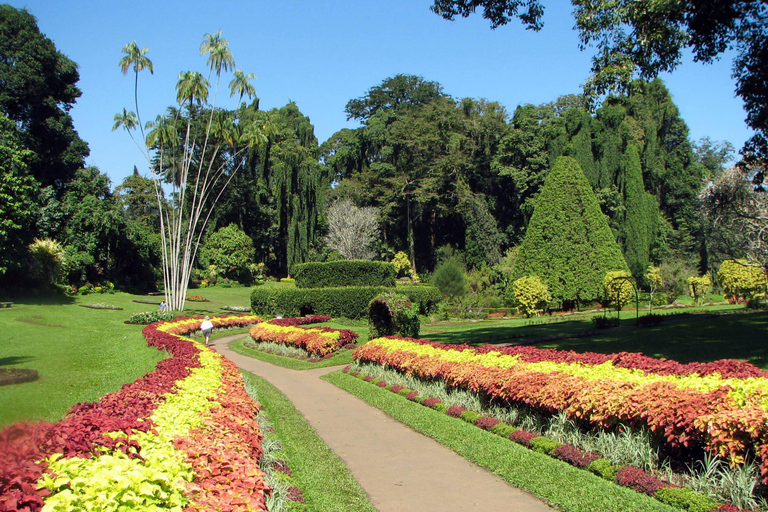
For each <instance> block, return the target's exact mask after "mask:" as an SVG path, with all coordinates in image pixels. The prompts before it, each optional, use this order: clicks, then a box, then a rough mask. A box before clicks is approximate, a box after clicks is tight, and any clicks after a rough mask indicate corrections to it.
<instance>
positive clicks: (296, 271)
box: [291, 260, 397, 288]
mask: <svg viewBox="0 0 768 512" xmlns="http://www.w3.org/2000/svg"><path fill="white" fill-rule="evenodd" d="M291 276H292V277H293V278H294V279H296V287H297V288H338V287H341V286H395V278H396V277H397V275H396V273H395V266H394V265H393V264H392V263H387V262H385V261H368V260H342V261H328V262H311V263H298V264H296V265H294V266H293V269H292V272H291Z"/></svg>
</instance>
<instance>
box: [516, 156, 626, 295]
mask: <svg viewBox="0 0 768 512" xmlns="http://www.w3.org/2000/svg"><path fill="white" fill-rule="evenodd" d="M610 270H626V271H628V270H629V269H628V268H627V263H626V262H625V261H624V256H622V253H621V247H619V244H618V243H617V242H616V240H615V239H614V238H613V234H612V233H611V229H610V227H609V226H608V221H607V219H606V217H605V215H603V213H602V212H601V211H600V206H599V204H598V202H597V198H596V197H595V194H594V192H593V191H592V188H591V187H590V186H589V182H588V181H587V179H586V177H585V176H584V173H583V172H582V170H581V167H579V164H578V162H577V161H576V160H574V159H573V158H571V157H560V158H558V159H557V162H556V164H555V166H554V168H553V169H552V171H550V173H549V175H548V176H547V178H546V180H545V181H544V186H543V187H542V189H541V193H540V194H539V196H538V197H537V198H536V201H535V207H534V210H533V216H532V217H531V222H530V223H529V224H528V229H527V231H526V233H525V240H524V241H523V245H522V247H521V249H520V253H519V255H518V258H517V261H516V262H515V267H514V270H513V272H512V281H514V280H516V279H518V278H520V277H523V276H530V275H535V276H538V277H539V278H540V279H541V280H542V281H544V282H545V283H546V284H547V286H548V287H549V291H550V293H551V294H552V298H553V302H555V303H559V304H560V305H563V304H564V303H567V302H574V303H577V304H584V303H589V302H593V301H595V300H597V299H598V298H599V297H600V295H601V292H602V286H603V278H604V277H605V274H606V272H608V271H610Z"/></svg>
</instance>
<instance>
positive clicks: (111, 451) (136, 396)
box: [0, 315, 269, 511]
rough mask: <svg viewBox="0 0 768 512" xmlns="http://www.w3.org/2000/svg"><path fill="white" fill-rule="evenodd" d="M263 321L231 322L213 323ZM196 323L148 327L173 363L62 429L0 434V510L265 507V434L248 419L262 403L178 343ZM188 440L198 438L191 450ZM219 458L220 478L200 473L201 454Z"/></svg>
mask: <svg viewBox="0 0 768 512" xmlns="http://www.w3.org/2000/svg"><path fill="white" fill-rule="evenodd" d="M259 320H260V319H258V318H257V317H254V316H252V315H239V316H228V317H222V318H217V319H214V325H217V324H218V326H219V327H222V326H228V327H229V326H241V327H245V326H247V325H251V324H253V323H255V322H257V321H259ZM199 323H200V319H199V318H186V319H177V320H176V321H174V322H166V323H157V324H152V325H149V326H147V327H146V328H145V329H144V331H143V333H144V335H145V337H146V339H147V343H148V344H149V345H151V346H155V347H158V348H160V349H165V350H168V351H169V352H170V353H171V355H172V357H171V358H169V359H166V360H164V361H162V362H160V363H159V364H158V365H157V368H156V370H155V371H154V372H152V373H150V374H147V375H145V376H144V377H143V378H142V379H139V380H137V381H135V382H133V383H130V384H127V385H125V386H124V387H123V388H122V389H121V390H120V391H118V392H117V393H112V394H109V395H106V396H105V397H103V398H102V399H101V400H100V401H99V402H96V403H93V404H79V405H77V406H75V407H73V408H72V409H71V410H70V412H69V414H68V416H67V417H66V418H65V419H64V420H62V421H61V422H58V423H54V424H50V423H45V422H40V423H33V424H17V425H13V426H10V427H7V428H6V429H3V430H2V431H0V451H2V453H3V461H2V463H0V511H5V510H29V511H35V510H41V509H42V508H43V506H45V509H46V510H72V509H73V508H75V509H80V508H83V509H87V508H90V509H98V510H118V509H120V510H124V509H130V510H133V509H150V508H152V509H177V510H180V509H181V507H182V506H186V507H187V508H188V509H190V510H211V506H212V505H213V508H215V509H221V510H224V509H226V510H265V507H264V501H265V500H264V493H266V492H269V490H268V488H267V485H266V483H265V482H264V481H263V478H262V476H263V475H262V474H261V473H260V471H259V470H258V458H259V457H260V456H261V453H262V452H261V446H260V442H261V435H260V432H258V427H257V424H256V423H255V422H253V421H251V420H252V419H253V416H254V414H255V410H256V405H255V404H254V403H253V401H252V400H250V398H248V396H247V394H245V390H244V389H243V383H242V379H241V377H240V375H239V373H238V372H237V370H236V368H235V367H234V365H233V364H232V363H231V362H228V361H226V360H224V359H223V358H221V357H220V356H219V355H218V354H216V353H214V352H211V351H208V350H204V349H202V348H201V347H200V346H199V344H197V343H194V342H191V341H190V340H187V339H184V338H181V337H180V335H183V334H188V333H190V332H192V331H194V330H196V329H198V328H199ZM172 333H173V334H172ZM224 411H226V413H225V412H224ZM212 425H215V430H216V432H217V435H213V433H212V431H211V428H212V427H211V426H212ZM201 432H204V434H201ZM187 438H193V439H195V442H194V443H192V445H190V446H191V447H190V446H185V445H184V440H185V439H187ZM217 451H219V452H224V453H226V456H222V455H219V456H218V457H217V458H216V460H219V461H220V463H219V468H220V469H219V470H218V473H217V474H216V475H214V473H215V472H209V471H205V470H201V468H200V465H199V464H198V463H197V462H198V461H199V460H201V457H204V456H207V455H206V454H213V453H216V452H217ZM230 452H232V453H238V454H239V455H238V457H230ZM233 459H237V460H238V461H239V466H238V471H235V472H231V471H229V468H232V467H233V462H232V460H233ZM210 466H211V464H210V463H209V464H208V465H207V466H206V467H210ZM214 466H215V464H214ZM222 467H224V468H228V469H227V470H226V471H225V470H223V469H221V468H222ZM224 473H226V474H227V477H226V478H227V481H226V482H224V481H223V480H222V479H221V475H222V474H224ZM225 484H226V485H225ZM200 489H215V492H213V493H211V492H201V491H200ZM246 489H247V491H246ZM120 507H122V508H120Z"/></svg>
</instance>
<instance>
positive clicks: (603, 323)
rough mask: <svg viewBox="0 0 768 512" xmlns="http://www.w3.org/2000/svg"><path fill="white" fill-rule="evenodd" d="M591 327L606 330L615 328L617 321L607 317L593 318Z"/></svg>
mask: <svg viewBox="0 0 768 512" xmlns="http://www.w3.org/2000/svg"><path fill="white" fill-rule="evenodd" d="M592 325H594V326H595V329H608V328H609V327H617V326H618V325H619V320H618V319H617V318H611V317H607V316H593V317H592Z"/></svg>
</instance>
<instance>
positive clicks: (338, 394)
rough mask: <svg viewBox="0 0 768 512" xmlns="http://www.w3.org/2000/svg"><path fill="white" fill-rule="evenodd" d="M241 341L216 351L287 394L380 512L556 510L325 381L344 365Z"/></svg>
mask: <svg viewBox="0 0 768 512" xmlns="http://www.w3.org/2000/svg"><path fill="white" fill-rule="evenodd" d="M242 337H243V335H242V334H239V335H234V336H225V337H222V338H218V339H216V340H214V341H213V348H214V349H215V350H216V351H217V352H219V353H220V354H221V355H223V356H224V357H226V358H227V359H229V360H231V361H233V362H234V363H235V364H237V366H239V367H240V368H242V369H243V370H247V371H249V372H251V373H254V374H256V375H258V376H259V377H262V378H263V379H265V380H267V381H268V382H270V383H271V384H272V385H274V386H275V387H276V388H278V389H279V390H280V391H281V392H282V393H283V394H285V395H286V396H287V397H288V399H289V400H290V401H291V402H292V403H293V405H294V407H296V409H297V410H299V412H301V414H302V415H303V416H304V418H305V419H306V420H307V421H308V422H309V424H310V425H312V427H313V428H314V429H315V431H317V433H318V435H319V436H320V437H321V438H322V439H323V440H324V441H325V442H326V443H327V444H328V446H330V448H331V449H332V450H333V451H334V452H335V453H336V455H338V456H339V457H340V458H341V459H342V460H343V461H344V463H345V464H346V465H347V467H348V468H349V470H350V472H351V473H352V475H353V476H354V478H355V479H356V480H357V481H358V483H359V484H360V486H361V487H362V488H363V490H364V491H365V492H366V493H367V494H368V497H369V499H370V501H371V503H372V504H373V506H374V507H376V509H377V510H378V511H379V512H402V511H419V512H431V511H435V512H445V511H446V510H450V511H456V512H460V511H479V510H483V511H487V510H494V511H496V510H499V511H500V510H504V511H521V512H522V511H525V512H550V511H553V510H555V509H553V508H551V507H549V506H548V505H546V504H544V503H543V502H542V501H541V500H539V499H538V498H536V497H533V496H532V495H530V494H528V493H526V492H524V491H522V490H520V489H517V488H515V487H512V486H511V485H509V484H508V483H507V482H505V481H504V480H502V479H501V478H499V477H498V476H496V475H494V474H492V473H491V472H489V471H488V470H486V469H484V468H481V467H480V466H478V465H476V464H473V463H471V462H469V461H467V460H466V459H464V458H463V457H461V456H459V455H457V454H456V453H454V452H453V451H451V450H450V449H448V448H446V447H445V446H443V445H441V444H440V443H438V442H437V441H435V440H434V439H430V438H428V437H426V436H424V435H422V434H419V433H418V432H416V431H414V430H411V428H409V427H407V426H406V425H404V424H402V423H400V422H398V421H397V420H394V419H392V418H391V417H390V416H388V415H386V414H385V413H383V412H381V411H380V410H378V409H376V408H374V407H371V406H370V405H368V404H367V403H365V402H363V401H362V400H360V399H359V398H357V397H356V396H354V395H352V394H350V393H347V392H346V391H344V390H342V389H339V388H337V387H336V386H334V385H333V384H331V383H329V382H326V381H324V380H321V379H320V376H322V375H325V374H327V373H331V372H333V371H335V370H338V369H339V368H341V367H339V366H337V367H330V368H318V369H314V370H303V371H298V370H291V369H287V368H283V367H281V366H277V365H273V364H270V363H267V362H264V361H261V360H259V359H255V358H251V357H247V356H243V355H241V354H238V353H237V352H235V351H233V350H231V349H230V348H229V345H230V343H231V342H232V341H234V340H236V339H238V338H242Z"/></svg>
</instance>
